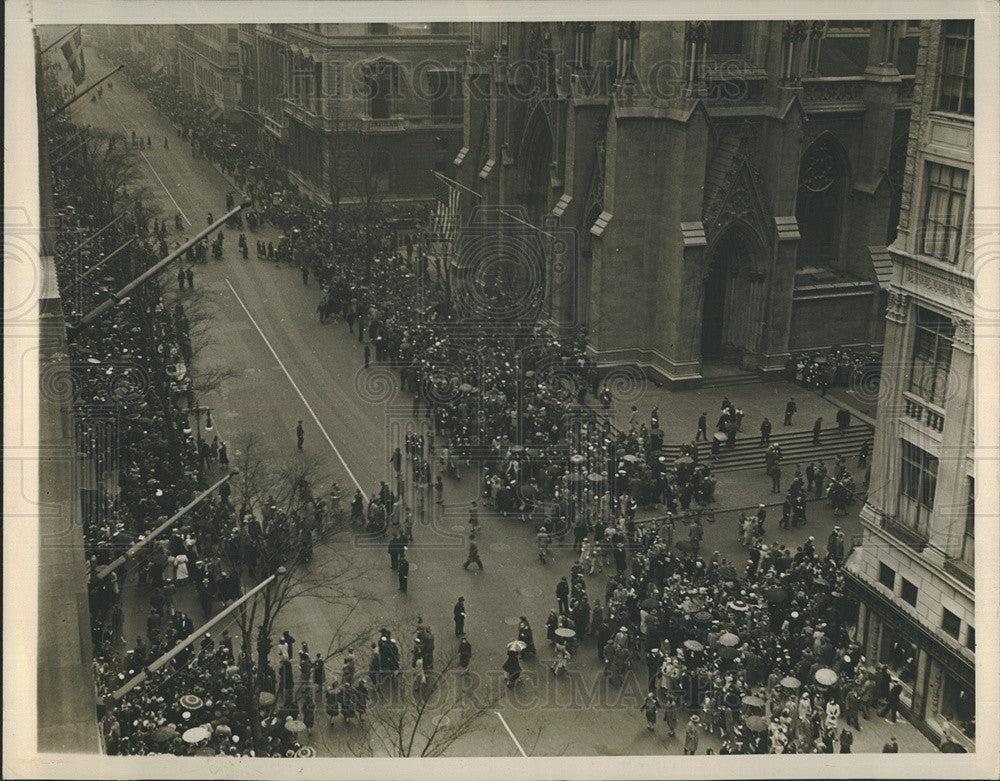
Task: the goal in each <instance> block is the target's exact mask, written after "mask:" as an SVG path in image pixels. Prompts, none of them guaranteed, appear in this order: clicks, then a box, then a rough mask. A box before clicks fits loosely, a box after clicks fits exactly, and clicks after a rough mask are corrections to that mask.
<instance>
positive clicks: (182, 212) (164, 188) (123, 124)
mask: <svg viewBox="0 0 1000 781" xmlns="http://www.w3.org/2000/svg"><path fill="white" fill-rule="evenodd" d="M118 121H119V123H121V126H122V130H124V131H125V133H126V134H127V133H128V132H129V128H128V126H127V125H126V124H125V123H124V122H122V121H121V120H118ZM126 143H127V142H126ZM139 154H140V155H142V159H143V160H145V161H146V165H148V166H149V170H150V171H152V172H153V176H155V177H156V181H158V182H159V183H160V187H162V188H163V192H165V193H166V194H167V197H168V198H169V199H170V201H171V202H172V203H173V204H174V206H176V207H177V211H178V212H179V213H180V215H181V217H183V218H184V222H186V223H187V224H188V225H190V224H191V220H189V219H188V216H187V215H186V214H185V213H184V210H183V209H182V208H181V207H180V204H179V203H177V201H176V200H174V196H173V195H171V194H170V190H168V189H167V186H166V185H165V184H164V183H163V180H162V179H161V178H160V175H159V174H158V173H156V169H155V168H153V164H152V163H151V162H149V158H148V157H146V155H145V153H143V152H139Z"/></svg>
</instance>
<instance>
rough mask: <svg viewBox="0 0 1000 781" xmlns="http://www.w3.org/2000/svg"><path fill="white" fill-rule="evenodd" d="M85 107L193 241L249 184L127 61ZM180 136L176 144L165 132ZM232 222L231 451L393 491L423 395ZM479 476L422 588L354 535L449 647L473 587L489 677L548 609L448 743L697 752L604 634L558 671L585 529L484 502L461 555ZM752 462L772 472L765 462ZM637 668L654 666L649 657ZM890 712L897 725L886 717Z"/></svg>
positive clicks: (324, 560)
mask: <svg viewBox="0 0 1000 781" xmlns="http://www.w3.org/2000/svg"><path fill="white" fill-rule="evenodd" d="M87 56H88V64H90V63H93V65H92V66H91V67H92V68H93V70H94V73H95V74H98V73H101V72H103V70H104V67H107V68H108V69H110V66H108V64H107V61H104V60H99V59H98V57H97V55H96V52H93V51H88V52H87ZM98 63H100V67H99V66H98ZM72 115H73V119H74V121H76V122H80V123H89V124H91V125H93V126H94V127H95V128H101V129H105V130H108V131H117V132H124V133H125V134H126V136H130V134H131V131H133V130H134V131H135V132H136V133H137V135H139V136H143V137H146V136H149V137H151V138H152V148H151V149H146V150H143V151H142V157H143V159H144V163H143V173H144V175H145V176H146V178H147V182H146V184H147V185H148V189H149V192H150V194H151V195H152V197H154V198H155V199H156V201H157V203H158V205H159V206H160V207H161V208H162V210H163V215H162V216H163V217H165V218H167V222H168V227H169V228H170V229H171V238H170V239H169V241H170V242H171V243H172V242H173V241H174V240H177V241H183V240H184V238H186V237H190V236H192V235H194V231H196V230H199V229H201V227H202V226H204V225H206V220H207V217H206V215H207V213H208V212H212V214H214V215H215V216H219V215H221V214H223V213H224V212H225V197H226V193H227V192H229V191H232V190H234V185H233V184H232V183H231V182H230V181H229V180H228V179H227V178H226V177H224V176H223V175H222V174H221V173H220V172H219V171H218V170H216V169H215V168H214V167H213V166H212V165H211V164H210V163H208V162H207V161H206V160H203V159H198V160H196V159H194V158H193V157H192V155H191V150H190V146H189V144H187V143H185V142H182V141H181V140H180V139H179V138H178V136H177V134H176V131H175V129H174V127H173V126H172V125H171V124H170V123H169V122H168V121H167V120H166V119H164V118H163V117H161V116H160V115H159V114H158V113H157V112H156V110H155V109H154V108H153V107H152V106H151V105H150V103H149V102H148V101H147V100H146V99H145V98H144V97H143V96H142V95H141V94H139V93H138V92H137V91H136V90H134V89H133V88H131V86H129V85H128V84H127V83H126V81H125V79H124V78H118V77H116V78H115V79H114V89H113V91H111V92H109V91H108V90H104V96H103V98H102V99H101V100H100V101H98V102H96V103H90V101H89V100H88V99H86V98H85V99H84V100H83V101H81V102H80V104H78V105H77V106H76V107H74V108H73V109H72ZM164 138H166V139H167V140H168V143H169V148H166V149H165V148H164V145H163V140H164ZM176 213H180V214H181V215H182V219H183V221H184V223H185V227H184V230H183V231H180V232H177V231H173V215H174V214H176ZM225 233H226V237H225V241H224V246H225V251H224V257H223V259H222V260H221V261H216V260H212V259H210V260H209V261H208V262H207V263H206V264H202V265H196V266H195V267H194V275H195V289H196V291H197V295H198V296H199V298H200V299H201V303H200V304H199V305H200V306H203V307H204V309H205V311H206V312H207V313H208V314H209V315H210V317H211V320H210V324H209V326H208V329H207V336H208V339H209V342H208V344H207V345H206V346H205V347H204V349H203V350H202V351H201V353H200V354H199V355H198V356H197V358H196V361H195V363H196V365H195V366H194V371H195V372H199V371H201V372H204V371H206V370H210V369H226V370H229V371H231V372H232V376H231V377H230V378H229V379H227V380H225V381H224V382H223V384H222V386H221V387H220V389H219V390H218V391H217V392H214V393H211V394H208V395H206V396H204V397H202V398H199V399H198V402H199V404H201V405H203V406H208V407H211V408H213V418H214V421H215V426H216V429H217V432H218V434H219V437H220V439H221V440H224V441H226V442H227V443H228V446H229V453H230V460H231V462H233V463H234V464H235V463H236V462H237V461H238V459H239V456H240V452H239V451H240V442H241V441H242V438H243V437H245V436H246V435H248V434H254V435H257V436H258V437H259V438H260V441H261V446H262V447H263V448H264V449H265V450H266V452H267V454H268V455H269V456H270V457H271V458H272V459H274V460H275V461H276V462H279V463H280V462H287V461H289V460H296V459H301V460H304V461H305V462H308V463H310V464H311V465H313V466H314V467H315V469H316V471H317V473H318V474H319V475H320V476H322V477H323V478H324V479H320V480H319V481H318V483H319V485H320V486H323V485H325V484H328V483H329V481H330V480H334V481H336V482H337V483H338V484H339V486H340V487H341V489H342V493H343V495H344V497H345V504H346V502H347V501H349V499H350V496H351V495H352V494H353V493H354V490H355V488H360V489H361V490H362V491H363V492H364V493H365V494H370V493H371V492H372V491H373V490H377V487H378V484H379V481H380V480H384V479H388V476H389V470H390V466H389V455H390V453H391V452H392V448H393V447H395V446H396V445H397V444H399V445H401V444H402V439H401V438H402V436H403V435H404V434H405V431H406V430H407V429H406V427H407V426H413V425H416V424H417V422H415V421H413V420H412V418H411V417H410V411H411V401H412V400H411V398H410V397H409V396H408V395H407V394H405V393H403V392H401V391H399V383H398V377H395V376H394V375H393V374H392V373H391V372H388V371H386V370H383V369H381V368H379V367H377V366H376V367H374V368H373V369H369V370H365V369H364V368H363V348H362V345H361V344H360V343H359V342H358V340H357V337H356V336H354V335H352V334H350V333H349V332H348V329H347V326H346V324H345V323H343V322H342V321H330V322H328V323H327V324H325V325H321V324H320V323H319V321H318V318H317V315H316V305H317V304H318V302H319V300H320V290H319V288H318V286H317V285H316V284H315V283H311V284H309V285H307V286H304V285H303V283H302V279H301V276H300V275H299V273H298V271H297V270H295V269H293V268H291V267H288V266H282V267H275V266H274V265H273V264H270V263H267V262H264V261H259V260H257V259H256V257H255V252H254V249H253V247H254V243H255V241H256V239H257V238H263V239H265V240H271V241H275V243H277V241H276V238H277V232H276V231H275V230H274V229H273V228H272V227H271V226H267V227H266V228H263V229H261V230H260V231H258V233H256V234H254V233H250V232H249V231H247V239H248V241H249V242H250V245H251V251H250V258H249V259H248V260H243V259H242V258H241V257H240V254H239V252H238V247H237V234H236V232H234V231H231V230H225ZM175 273H176V269H174V270H173V271H170V270H168V271H166V272H165V274H164V277H163V284H164V288H165V289H166V290H168V291H170V293H169V294H170V295H171V296H173V295H177V293H176V292H175V291H176V284H175V283H174V282H173V278H174V275H175ZM181 300H184V299H183V297H182V299H181ZM663 414H665V413H663V412H661V415H663ZM299 420H301V421H302V425H303V427H304V430H305V446H304V450H303V451H302V453H299V452H297V449H296V439H295V428H296V423H297V421H299ZM419 424H420V425H426V424H425V423H423V422H420V423H419ZM435 467H436V464H435ZM466 471H468V470H466ZM463 478H464V479H462V480H461V481H454V480H450V479H447V478H446V480H445V483H446V488H445V492H444V497H445V503H444V506H443V507H442V508H439V509H438V510H436V511H435V512H434V513H432V516H431V517H430V518H429V519H428V522H427V523H426V524H425V525H423V526H421V525H417V526H416V528H415V541H414V544H413V545H412V546H411V550H410V551H409V554H408V555H409V558H410V560H411V562H412V568H411V576H410V584H409V590H408V592H407V593H405V594H403V593H401V592H399V591H398V590H397V583H396V578H395V573H393V572H392V571H391V570H390V568H389V557H388V555H387V553H386V551H385V548H384V543H380V544H379V545H378V546H377V547H375V548H370V547H366V546H363V545H357V546H356V547H355V549H354V550H351V551H347V552H348V553H349V554H350V557H351V559H352V560H353V562H354V566H356V567H357V568H358V569H359V571H360V572H361V573H362V575H361V577H362V583H363V589H364V591H365V593H366V594H367V595H369V596H370V598H371V599H372V600H373V601H372V603H370V604H369V605H368V607H367V608H366V610H365V618H367V619H369V620H372V621H376V622H378V623H383V624H384V625H386V626H390V627H396V628H397V629H398V630H399V631H402V632H404V633H405V634H407V635H409V634H410V633H412V629H413V627H414V625H415V621H416V617H417V616H421V617H422V618H423V620H424V622H426V623H429V624H430V625H431V626H432V627H433V629H434V631H435V636H436V638H437V650H436V653H435V656H436V658H438V659H441V658H443V657H444V656H445V655H447V653H448V652H449V651H450V650H451V649H453V648H454V647H455V645H457V641H456V640H455V639H454V637H453V634H454V633H453V631H452V615H451V611H452V606H453V605H454V603H455V601H456V599H457V597H458V596H460V595H461V596H464V597H465V601H466V604H467V605H468V619H467V623H466V632H467V633H468V636H469V639H470V642H471V643H472V646H473V661H472V671H473V673H474V674H475V675H477V676H480V677H481V678H483V679H489V678H492V679H493V680H497V679H499V676H500V673H499V666H500V664H501V663H502V662H503V660H504V647H505V644H506V643H507V642H508V641H510V640H512V639H514V637H515V635H516V624H517V620H518V616H520V615H526V616H528V617H529V619H530V620H531V623H532V626H533V627H534V630H535V638H536V644H537V645H538V649H539V654H540V658H539V659H538V660H537V661H527V662H525V676H524V679H523V683H522V684H521V686H520V687H519V689H518V690H517V693H516V694H515V695H510V694H508V693H506V692H504V693H502V695H501V698H500V700H499V701H498V703H497V705H496V707H495V708H494V709H491V710H492V711H495V713H493V712H491V713H490V714H488V715H487V716H486V717H484V718H482V719H481V720H480V721H478V722H477V724H476V728H475V729H474V730H473V731H472V732H470V733H469V734H468V735H466V736H465V737H463V738H462V739H461V740H460V741H458V742H457V743H456V744H455V745H454V746H453V747H452V748H451V750H450V752H449V753H450V754H452V755H492V756H518V755H520V754H521V753H522V752H523V753H525V754H528V755H560V754H564V755H573V754H576V755H619V754H661V753H665V754H679V753H681V742H682V739H683V736H682V734H681V732H680V731H679V732H678V737H677V738H669V737H668V736H667V734H666V732H665V731H664V730H663V729H662V728H658V731H657V732H656V733H654V734H649V733H648V732H647V730H646V728H645V721H644V718H643V715H642V713H640V711H639V710H638V707H639V705H640V703H641V701H642V697H643V694H644V683H645V682H644V681H641V682H639V681H637V680H632V681H628V682H626V685H625V686H624V687H623V688H621V689H618V688H617V687H611V686H609V685H608V684H607V683H606V679H605V678H604V677H603V675H602V674H601V667H600V666H599V664H598V662H597V657H596V650H595V648H594V645H593V640H590V641H589V642H587V643H585V644H584V645H583V646H582V647H581V648H580V649H579V651H578V653H577V654H575V655H574V658H573V659H572V660H571V662H570V669H571V675H570V676H569V677H567V678H561V679H558V680H556V679H554V678H553V677H552V675H551V674H550V672H549V670H548V663H549V661H550V660H551V652H550V651H549V649H548V647H547V645H546V643H545V641H544V635H545V627H544V621H545V617H546V616H547V614H548V610H549V608H550V607H554V606H555V595H554V591H555V585H556V582H557V581H558V579H559V576H560V575H563V574H568V571H569V566H570V564H571V563H572V561H573V559H574V554H573V553H572V551H571V550H570V549H569V548H568V546H567V547H566V548H563V549H557V550H556V551H555V555H554V557H553V559H551V560H550V561H549V563H548V564H547V565H542V564H540V563H539V561H538V559H537V556H536V551H535V545H534V529H531V528H526V527H523V526H522V525H521V524H520V522H518V521H517V520H514V519H510V518H506V519H505V518H499V517H491V516H490V515H489V514H488V513H482V512H481V513H480V516H481V529H482V531H481V533H480V538H479V547H480V551H481V554H482V558H483V562H484V564H485V570H484V571H483V572H482V573H480V572H478V571H476V570H475V568H473V569H472V570H470V571H464V570H463V569H462V563H463V562H464V560H465V553H466V547H467V538H466V532H467V530H468V523H467V520H468V507H469V503H470V502H471V500H472V499H473V498H474V496H475V494H476V481H475V479H474V475H473V474H471V473H468V474H465V475H463ZM752 479H753V481H755V482H756V481H759V482H760V483H761V485H762V486H763V485H764V480H765V478H763V476H756V475H755V476H753V478H752ZM723 488H724V486H723V484H721V483H720V492H719V494H720V495H719V499H720V502H719V506H720V507H725V506H726V505H727V502H728V503H730V506H739V505H740V501H739V498H738V497H737V498H734V496H735V494H739V488H738V487H737V486H736V485H734V486H733V491H732V492H729V493H728V495H727V492H726V491H725V490H722V489H723ZM430 506H431V507H433V503H431V505H430ZM811 517H812V518H813V520H811V521H810V530H809V531H808V532H801V531H799V532H795V533H794V534H792V533H785V534H786V536H787V537H788V542H789V543H792V542H795V541H796V538H797V542H798V543H800V542H801V541H802V540H803V539H804V537H805V536H806V534H807V533H808V534H814V535H815V536H816V538H817V540H818V541H820V542H823V541H825V539H826V535H827V534H828V530H829V528H830V526H832V523H833V522H834V521H833V520H832V518H831V517H830V514H829V511H828V510H826V509H825V508H821V509H817V510H815V511H814V512H813V514H812V516H811ZM846 520H847V519H837V521H836V522H837V523H841V525H845V524H844V523H842V522H843V521H846ZM853 523H855V524H856V520H854V521H853ZM849 531H850V530H849V529H848V532H849ZM568 542H569V540H567V543H568ZM705 549H707V550H708V551H709V553H710V552H711V551H712V550H714V549H719V550H720V551H722V553H723V554H724V555H727V556H729V557H730V558H731V559H733V560H735V561H740V560H742V559H743V558H745V552H743V551H742V550H741V549H740V548H739V547H738V545H737V544H736V540H735V531H734V530H733V529H731V528H725V529H724V528H721V524H716V527H714V528H713V527H709V528H708V529H707V530H706V536H705V540H704V541H703V550H705ZM340 552H344V551H340ZM329 564H330V557H329V556H328V554H327V553H326V552H324V551H322V550H319V551H317V555H316V557H315V559H314V561H313V563H312V565H311V566H312V567H314V568H322V567H324V566H325V565H329ZM604 584H605V579H604V578H603V577H599V576H594V577H590V578H588V585H589V591H590V594H591V599H592V600H593V599H594V598H595V597H596V598H599V599H601V601H602V602H603V597H604ZM185 598H187V599H190V602H191V609H190V610H189V611H188V612H190V613H191V615H192V616H195V617H200V616H201V612H200V610H199V609H197V607H196V606H195V605H194V602H195V600H194V598H193V595H187V596H186V597H182V599H185ZM144 609H145V608H144V605H143V600H142V599H141V598H138V597H136V598H135V600H134V602H133V604H132V605H131V606H130V610H129V611H128V612H129V624H130V629H129V634H130V636H131V637H134V636H135V634H137V633H138V632H139V631H141V630H140V629H139V626H137V624H141V625H142V626H144V623H142V622H143V620H144V617H145V613H144ZM355 620H357V621H360V620H361V617H360V616H358V617H356V619H355ZM342 622H343V616H342V615H340V614H338V612H337V611H336V610H333V609H331V608H330V606H328V605H326V604H322V603H319V602H317V601H315V600H309V599H303V600H301V601H299V602H296V603H294V604H292V605H291V606H290V607H289V608H288V609H287V610H286V611H285V612H284V613H283V619H282V622H281V626H280V627H279V631H280V630H284V629H287V630H288V631H290V632H291V633H292V635H293V636H294V637H295V638H296V639H297V640H299V641H303V640H305V641H307V642H308V643H309V645H310V648H311V649H312V650H313V651H314V652H315V651H317V650H324V649H326V648H327V645H328V643H329V642H330V641H331V638H332V637H333V636H334V634H335V633H336V632H337V630H338V627H340V625H341V624H342ZM357 650H358V657H359V662H360V664H361V665H362V666H364V665H366V664H367V656H368V653H367V648H359V649H357ZM339 665H340V660H339V659H332V660H330V662H328V674H331V673H334V674H335V673H336V672H338V671H339ZM636 672H639V673H640V674H641V676H642V677H644V676H645V670H644V668H643V669H642V670H641V671H640V670H639V669H638V668H637V669H636ZM455 685H458V684H457V683H456V684H455ZM469 685H471V684H469ZM487 685H488V684H486V683H483V684H481V686H482V687H486V686H487ZM875 721H876V720H873V722H872V728H871V729H866V731H864V732H862V733H861V734H859V735H858V737H857V740H856V741H855V751H873V750H874V751H878V750H880V748H881V743H882V742H883V741H884V740H885V739H886V738H887V734H888V733H886V734H883V732H884V730H887V729H888V725H882V727H884V729H882V728H880V727H879V726H877V725H875V723H874V722H875ZM877 721H878V722H879V725H881V720H880V719H878V720H877ZM866 726H867V725H866ZM360 729H361V728H360V727H358V726H353V727H348V728H345V727H343V726H342V724H341V723H340V721H339V720H338V724H337V726H336V727H334V728H328V727H326V722H325V719H322V718H318V719H317V726H316V729H315V730H314V734H313V736H312V743H313V745H314V746H315V747H316V748H317V750H318V751H319V752H320V753H321V754H327V755H329V754H346V753H349V752H350V748H349V746H348V742H349V741H348V736H349V735H352V734H353V735H354V737H357V731H359V730H360ZM893 730H894V731H893V734H894V735H896V737H897V738H898V739H899V741H900V745H901V750H903V751H930V750H932V747H931V745H930V744H929V743H928V742H927V741H926V740H924V739H923V738H922V736H920V735H919V733H917V732H916V730H914V729H913V728H912V727H910V726H909V725H904V724H900V725H898V726H897V727H893ZM702 746H703V747H708V746H713V747H714V748H715V749H716V750H718V741H717V740H716V739H715V738H714V737H712V736H709V735H704V736H703V740H702Z"/></svg>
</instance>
